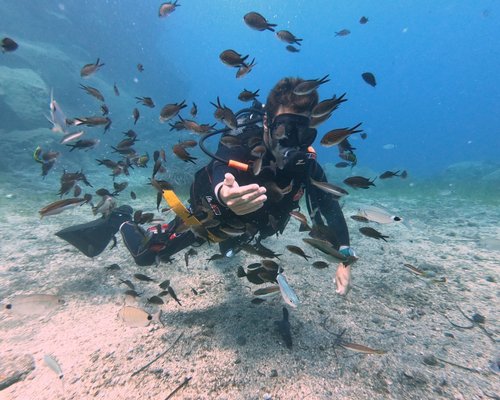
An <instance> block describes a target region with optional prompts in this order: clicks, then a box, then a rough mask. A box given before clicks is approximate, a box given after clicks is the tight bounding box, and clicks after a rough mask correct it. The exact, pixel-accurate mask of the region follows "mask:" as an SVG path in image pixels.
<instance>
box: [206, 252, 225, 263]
mask: <svg viewBox="0 0 500 400" xmlns="http://www.w3.org/2000/svg"><path fill="white" fill-rule="evenodd" d="M223 258H224V256H223V255H222V254H214V255H212V256H210V258H207V261H208V262H210V261H216V260H222V259H223Z"/></svg>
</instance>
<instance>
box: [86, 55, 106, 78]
mask: <svg viewBox="0 0 500 400" xmlns="http://www.w3.org/2000/svg"><path fill="white" fill-rule="evenodd" d="M103 65H104V63H99V58H98V59H97V61H96V62H95V64H85V65H84V66H83V67H82V69H81V70H80V76H81V77H82V78H87V77H89V76H91V75H93V74H94V73H96V72H97V71H98V70H99V69H100V68H101V67H102V66H103Z"/></svg>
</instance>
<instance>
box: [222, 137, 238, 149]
mask: <svg viewBox="0 0 500 400" xmlns="http://www.w3.org/2000/svg"><path fill="white" fill-rule="evenodd" d="M219 143H220V144H222V145H223V146H226V147H227V148H229V149H232V148H234V147H238V146H241V144H242V142H241V139H240V138H239V137H237V136H233V135H224V136H222V137H221V139H220V141H219Z"/></svg>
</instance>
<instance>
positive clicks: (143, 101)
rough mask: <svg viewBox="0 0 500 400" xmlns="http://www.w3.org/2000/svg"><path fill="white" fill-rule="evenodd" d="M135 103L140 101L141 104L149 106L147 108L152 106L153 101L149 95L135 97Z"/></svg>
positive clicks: (153, 104)
mask: <svg viewBox="0 0 500 400" xmlns="http://www.w3.org/2000/svg"><path fill="white" fill-rule="evenodd" d="M136 100H137V103H141V104H142V105H144V106H146V107H149V108H154V107H155V103H154V102H153V99H152V98H151V97H136Z"/></svg>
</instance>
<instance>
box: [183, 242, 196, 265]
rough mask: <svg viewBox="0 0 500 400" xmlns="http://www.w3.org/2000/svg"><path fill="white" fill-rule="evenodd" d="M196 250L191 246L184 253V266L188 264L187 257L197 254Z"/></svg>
mask: <svg viewBox="0 0 500 400" xmlns="http://www.w3.org/2000/svg"><path fill="white" fill-rule="evenodd" d="M197 254H198V252H197V251H196V250H195V249H193V248H192V247H191V248H190V249H189V250H188V251H186V252H185V253H184V261H185V262H186V267H188V266H189V257H190V256H195V255H197Z"/></svg>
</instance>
